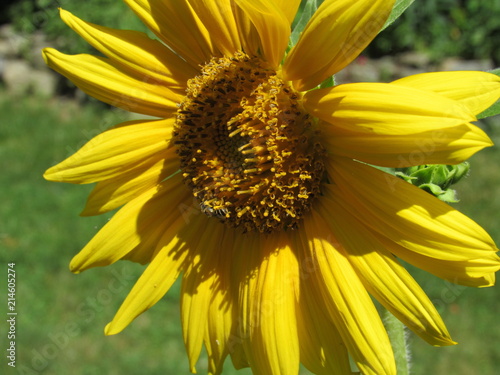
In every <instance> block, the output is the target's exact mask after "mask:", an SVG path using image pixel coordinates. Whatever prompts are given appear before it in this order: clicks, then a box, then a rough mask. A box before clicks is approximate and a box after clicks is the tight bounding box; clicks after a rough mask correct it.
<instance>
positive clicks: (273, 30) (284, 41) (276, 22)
mask: <svg viewBox="0 0 500 375" xmlns="http://www.w3.org/2000/svg"><path fill="white" fill-rule="evenodd" d="M235 2H236V4H238V6H239V7H240V8H241V9H243V11H244V12H245V13H246V15H247V17H248V18H249V19H250V20H251V21H252V23H253V24H254V26H255V28H256V29H257V32H258V33H259V36H260V44H261V46H262V53H263V54H264V57H265V58H266V60H267V61H268V62H269V63H271V65H272V66H273V67H274V68H276V67H278V65H279V63H280V62H281V59H282V58H283V54H284V53H285V50H286V48H287V46H288V38H289V37H290V32H291V30H290V23H289V21H288V19H287V18H286V15H285V14H284V13H283V12H282V10H281V9H280V8H278V6H277V5H276V4H275V3H274V2H273V1H266V0H251V1H250V0H235Z"/></svg>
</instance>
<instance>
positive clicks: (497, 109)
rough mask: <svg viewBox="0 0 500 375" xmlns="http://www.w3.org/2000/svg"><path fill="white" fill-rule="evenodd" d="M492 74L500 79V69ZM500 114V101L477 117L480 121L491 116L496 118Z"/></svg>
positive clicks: (492, 71) (494, 70)
mask: <svg viewBox="0 0 500 375" xmlns="http://www.w3.org/2000/svg"><path fill="white" fill-rule="evenodd" d="M490 73H493V74H496V75H497V76H499V77H500V68H497V69H493V70H491V71H490ZM498 114H500V100H497V102H496V103H495V104H493V105H492V106H491V107H490V108H488V109H487V110H486V111H484V112H481V113H480V114H479V115H477V118H478V120H480V119H482V118H486V117H491V116H496V115H498Z"/></svg>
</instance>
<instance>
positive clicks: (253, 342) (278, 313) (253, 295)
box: [239, 233, 299, 375]
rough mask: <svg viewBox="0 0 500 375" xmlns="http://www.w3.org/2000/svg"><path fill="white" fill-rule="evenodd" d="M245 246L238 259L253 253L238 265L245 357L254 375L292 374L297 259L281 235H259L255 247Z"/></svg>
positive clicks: (295, 368)
mask: <svg viewBox="0 0 500 375" xmlns="http://www.w3.org/2000/svg"><path fill="white" fill-rule="evenodd" d="M254 236H255V234H254ZM249 237H250V236H249ZM249 239H250V238H248V239H247V240H249ZM251 243H252V242H251V241H248V242H247V243H246V246H243V247H240V248H239V249H240V251H241V254H246V253H251V252H253V253H257V256H255V255H254V254H252V256H248V257H242V258H244V259H241V260H239V261H241V262H245V263H246V264H245V265H243V267H242V268H243V269H245V272H242V273H239V274H240V279H241V285H240V314H241V324H242V325H243V326H244V329H245V330H246V332H247V333H248V335H247V336H243V340H244V342H243V346H244V348H245V352H246V354H247V356H248V359H249V361H250V365H251V367H252V370H253V371H254V372H255V373H256V374H262V375H284V374H296V373H298V371H299V343H298V334H297V321H296V312H295V308H296V304H297V299H298V287H299V285H298V262H297V259H296V257H295V255H294V254H293V252H292V249H291V247H290V244H289V240H288V239H287V238H286V236H285V234H284V233H280V234H278V235H276V236H269V237H264V236H262V238H261V240H260V243H259V245H260V246H259V247H251V248H250V244H251ZM259 250H260V251H259ZM259 258H260V259H259Z"/></svg>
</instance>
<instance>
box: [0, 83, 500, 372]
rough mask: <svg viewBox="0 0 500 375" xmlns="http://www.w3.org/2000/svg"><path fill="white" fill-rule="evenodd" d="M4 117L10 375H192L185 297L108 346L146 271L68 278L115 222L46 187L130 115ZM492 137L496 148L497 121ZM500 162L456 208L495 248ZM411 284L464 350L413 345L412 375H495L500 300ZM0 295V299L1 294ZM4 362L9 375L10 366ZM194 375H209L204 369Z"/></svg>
mask: <svg viewBox="0 0 500 375" xmlns="http://www.w3.org/2000/svg"><path fill="white" fill-rule="evenodd" d="M0 113H2V126H1V127H0V166H1V171H2V172H1V173H0V193H1V196H2V198H3V199H2V204H1V205H0V218H1V222H0V223H1V225H0V248H1V253H0V254H1V263H0V265H1V268H0V269H1V271H0V274H3V275H4V276H1V277H0V279H1V280H5V277H6V274H7V270H6V264H7V263H9V262H15V263H16V272H17V311H18V322H17V334H18V337H17V356H18V357H17V365H18V367H17V368H16V369H15V370H14V371H12V369H10V368H7V371H6V372H5V373H7V374H11V373H15V374H69V373H71V374H77V375H80V374H81V375H91V374H108V375H114V374H116V375H118V374H130V375H135V374H137V375H139V374H152V375H155V374H169V375H170V374H179V375H182V374H189V371H188V363H187V357H186V355H185V353H184V348H183V344H182V336H181V331H180V318H179V303H178V301H179V292H178V286H176V287H174V288H173V290H171V291H170V292H169V293H168V294H167V296H166V297H165V298H164V299H163V300H161V301H160V302H159V303H158V304H157V305H156V306H155V307H154V308H153V309H151V310H150V311H148V312H147V313H146V314H143V315H142V316H140V317H139V318H138V319H137V320H136V321H135V322H134V323H133V324H132V325H131V326H130V327H129V328H127V329H126V330H125V331H124V332H123V333H121V334H119V335H116V336H112V337H105V336H104V335H103V328H104V326H105V325H106V323H107V322H109V321H110V320H111V319H112V317H113V315H114V313H115V311H116V310H117V308H118V307H119V305H120V303H121V301H122V300H123V299H124V298H125V296H126V295H127V293H128V291H129V290H130V288H131V287H132V285H133V283H134V282H135V280H136V279H137V277H138V276H139V275H140V273H141V271H142V269H143V266H140V265H136V264H133V263H130V262H118V263H117V264H115V265H113V266H111V267H106V268H97V269H92V270H89V271H86V272H84V273H82V274H80V275H73V274H71V273H70V272H69V270H68V263H69V261H70V259H71V258H72V256H73V255H75V254H76V253H77V252H78V251H79V250H80V249H81V248H82V246H83V245H84V244H85V243H86V242H87V241H88V240H89V239H90V238H91V237H92V236H93V235H94V234H95V233H96V232H97V230H98V229H99V228H100V227H101V226H102V225H104V223H105V222H106V221H107V220H108V218H109V215H108V216H99V217H90V218H82V217H79V216H78V213H79V211H80V210H81V209H82V208H83V206H84V203H85V200H86V196H87V194H88V193H89V191H90V188H91V186H73V185H68V184H58V183H51V182H47V181H45V180H43V178H42V174H43V172H44V170H45V169H46V168H47V167H49V166H51V165H53V164H55V163H57V162H58V161H60V160H62V159H63V158H65V157H67V156H69V155H70V154H71V153H73V152H74V151H75V150H76V149H77V148H78V147H80V146H81V145H82V144H83V143H84V142H85V141H87V140H88V139H89V138H90V137H92V136H93V135H95V134H97V133H98V132H100V131H102V129H104V128H106V127H108V126H109V125H111V124H114V123H117V122H120V121H123V120H124V119H125V116H126V115H125V114H124V113H123V112H121V111H117V110H110V109H107V108H104V107H102V106H96V105H95V104H92V103H90V104H88V105H85V106H78V105H75V104H74V102H71V101H65V100H61V99H57V100H56V99H43V98H30V97H27V98H15V99H9V98H8V97H7V96H6V95H5V94H4V93H2V92H0ZM484 125H486V127H487V130H488V132H489V134H490V135H491V136H492V138H493V140H494V141H496V143H497V144H500V130H499V126H500V122H499V121H498V119H497V120H490V121H489V122H488V123H485V124H484ZM499 157H500V150H499V149H498V147H497V146H496V147H492V148H490V149H487V150H484V151H483V152H481V153H479V154H478V155H476V156H474V157H473V158H472V160H471V164H472V171H471V174H470V177H469V178H467V179H466V180H465V181H464V182H462V183H461V184H460V186H459V193H460V197H461V199H462V202H461V203H459V204H458V208H459V209H460V210H461V211H463V212H464V213H466V214H469V215H470V216H472V217H473V218H474V219H475V220H477V221H478V222H479V223H480V224H482V225H483V226H484V227H485V228H486V229H487V230H488V231H489V232H490V233H491V235H492V236H493V237H494V238H495V240H496V241H497V243H500V229H499V226H498V221H497V218H498V211H499V210H500V194H499V192H500V191H499V186H500V173H499V170H498V167H497V165H498V160H499ZM413 273H414V275H415V277H416V278H417V279H418V280H419V282H420V283H421V285H422V286H423V288H424V290H425V291H426V292H428V294H429V295H430V297H431V299H432V300H433V301H435V303H436V305H437V306H438V308H439V310H440V312H441V313H442V316H443V318H444V320H445V322H446V323H447V325H448V328H449V330H450V332H451V334H452V337H453V338H454V339H455V340H456V341H458V342H459V343H460V344H459V345H457V346H454V347H446V348H434V347H431V346H429V345H427V344H426V343H424V342H423V341H422V340H420V339H418V338H416V337H413V336H411V339H410V345H411V348H412V351H413V360H412V363H413V371H412V373H413V374H415V375H423V374H454V375H466V374H467V375H471V374H472V375H474V374H482V375H489V374H491V375H493V374H496V373H497V370H498V368H497V365H498V363H499V362H500V347H499V345H498V343H499V337H500V328H499V326H498V324H497V322H498V320H497V317H498V311H499V310H500V288H499V287H498V286H496V287H492V288H486V289H472V288H465V287H460V286H456V285H453V284H449V283H446V282H444V281H442V280H440V279H438V278H435V277H434V276H431V275H427V274H424V273H423V272H420V271H419V270H413ZM2 284H3V282H2ZM1 290H2V294H3V293H4V291H5V289H4V288H3V287H2V289H1ZM2 306H5V305H2ZM5 311H6V307H5ZM3 326H4V325H3V324H2V327H3ZM5 339H6V338H5V335H4V334H3V332H2V335H1V340H2V341H1V346H0V347H1V348H2V352H3V350H4V349H6V348H7V347H8V346H7V343H6V341H5ZM0 361H1V369H2V370H1V371H2V373H4V372H3V371H4V369H5V368H6V367H7V366H5V357H4V356H3V355H2V359H1V360H0ZM198 370H199V373H206V371H205V370H206V358H205V357H202V359H201V360H200V362H199V365H198ZM236 373H238V374H244V375H247V374H250V372H249V371H248V370H242V371H236V370H234V369H233V367H232V365H231V364H230V363H227V364H226V371H225V374H236ZM303 373H304V374H306V373H307V372H306V371H304V372H303Z"/></svg>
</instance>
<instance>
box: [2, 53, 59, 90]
mask: <svg viewBox="0 0 500 375" xmlns="http://www.w3.org/2000/svg"><path fill="white" fill-rule="evenodd" d="M2 79H3V81H4V83H5V86H6V88H7V91H8V92H9V93H10V94H11V95H14V96H16V95H24V94H27V93H32V94H36V95H44V96H51V95H54V94H55V92H56V86H57V78H56V76H55V75H54V74H52V73H51V72H50V71H49V70H48V69H45V70H36V69H34V68H33V67H32V66H30V65H29V64H28V63H27V62H26V61H24V60H19V59H13V60H5V61H4V68H3V75H2Z"/></svg>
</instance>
